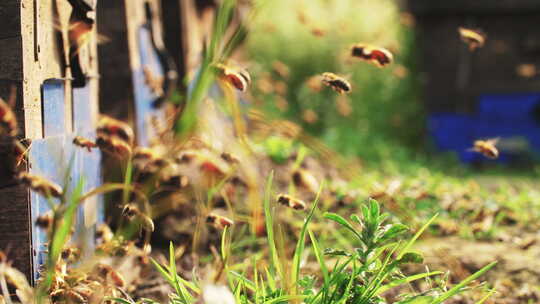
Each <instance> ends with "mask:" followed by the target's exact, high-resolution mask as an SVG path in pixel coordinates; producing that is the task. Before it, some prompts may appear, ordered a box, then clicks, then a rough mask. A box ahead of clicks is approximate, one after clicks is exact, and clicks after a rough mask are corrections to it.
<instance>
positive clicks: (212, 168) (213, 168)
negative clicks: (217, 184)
mask: <svg viewBox="0 0 540 304" xmlns="http://www.w3.org/2000/svg"><path fill="white" fill-rule="evenodd" d="M200 169H201V171H203V172H205V173H208V174H211V175H215V176H218V177H221V176H224V175H225V169H224V168H222V166H220V164H218V163H215V162H213V161H211V160H205V161H203V162H202V163H201V166H200Z"/></svg>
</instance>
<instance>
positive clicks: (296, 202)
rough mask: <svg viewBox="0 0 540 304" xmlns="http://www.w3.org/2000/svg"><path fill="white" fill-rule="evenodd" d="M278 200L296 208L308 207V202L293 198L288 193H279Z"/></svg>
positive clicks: (303, 208)
mask: <svg viewBox="0 0 540 304" xmlns="http://www.w3.org/2000/svg"><path fill="white" fill-rule="evenodd" d="M277 202H278V203H280V204H282V205H285V206H287V207H289V208H292V209H294V210H305V209H306V203H305V202H304V201H303V200H300V199H297V198H293V197H291V196H290V195H287V194H279V195H278V196H277Z"/></svg>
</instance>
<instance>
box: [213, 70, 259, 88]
mask: <svg viewBox="0 0 540 304" xmlns="http://www.w3.org/2000/svg"><path fill="white" fill-rule="evenodd" d="M216 69H217V70H218V73H219V77H220V78H221V79H223V80H224V81H225V82H227V83H229V84H231V85H232V86H233V87H235V88H236V89H237V90H239V91H242V92H245V91H246V89H247V87H248V86H249V85H250V84H251V76H250V75H249V73H248V72H247V71H246V70H244V69H241V68H231V67H228V66H226V65H224V64H222V63H218V64H216Z"/></svg>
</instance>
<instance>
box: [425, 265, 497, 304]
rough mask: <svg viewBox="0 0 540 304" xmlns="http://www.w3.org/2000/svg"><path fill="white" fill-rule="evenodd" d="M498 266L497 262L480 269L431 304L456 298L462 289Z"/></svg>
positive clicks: (438, 303)
mask: <svg viewBox="0 0 540 304" xmlns="http://www.w3.org/2000/svg"><path fill="white" fill-rule="evenodd" d="M496 264H497V262H496V261H495V262H491V263H489V264H488V265H486V266H484V267H483V268H482V269H480V270H478V271H477V272H475V273H473V274H472V275H470V276H468V277H467V278H466V279H465V280H463V281H461V282H460V283H459V284H457V285H456V286H454V287H452V288H451V289H450V290H448V291H447V292H445V293H443V294H442V295H440V296H439V297H438V298H437V299H435V300H434V301H433V302H431V304H440V303H442V302H444V301H446V300H447V299H449V298H451V297H453V296H455V295H456V294H458V293H460V292H461V289H462V288H463V287H465V286H467V285H468V284H469V283H471V282H472V281H474V280H476V279H478V278H479V277H480V276H482V275H483V274H484V273H486V272H487V271H488V270H490V269H491V268H493V266H495V265H496Z"/></svg>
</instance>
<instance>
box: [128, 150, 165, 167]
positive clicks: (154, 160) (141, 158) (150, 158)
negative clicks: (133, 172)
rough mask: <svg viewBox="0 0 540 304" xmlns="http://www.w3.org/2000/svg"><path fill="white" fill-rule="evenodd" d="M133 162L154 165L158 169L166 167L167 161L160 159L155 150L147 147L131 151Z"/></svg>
mask: <svg viewBox="0 0 540 304" xmlns="http://www.w3.org/2000/svg"><path fill="white" fill-rule="evenodd" d="M133 161H134V162H137V163H138V162H142V163H144V164H151V165H155V166H157V167H159V168H162V167H164V166H166V165H167V160H165V159H164V158H163V157H161V155H159V153H158V151H157V150H156V149H152V148H147V147H137V148H135V151H133ZM144 164H143V165H144Z"/></svg>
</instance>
